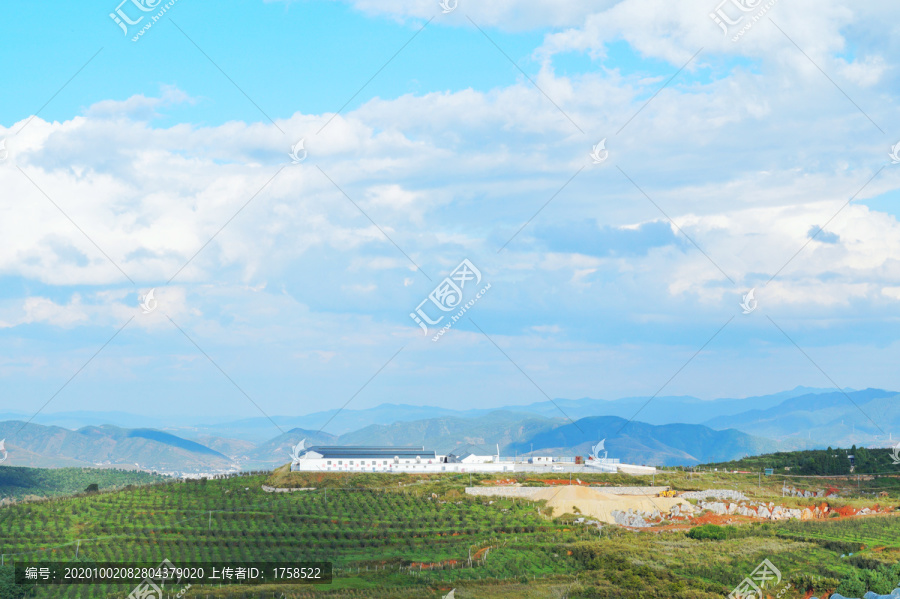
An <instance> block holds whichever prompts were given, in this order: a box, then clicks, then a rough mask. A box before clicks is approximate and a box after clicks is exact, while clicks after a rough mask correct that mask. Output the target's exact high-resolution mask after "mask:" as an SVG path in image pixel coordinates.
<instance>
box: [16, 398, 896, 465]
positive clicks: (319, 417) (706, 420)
mask: <svg viewBox="0 0 900 599" xmlns="http://www.w3.org/2000/svg"><path fill="white" fill-rule="evenodd" d="M898 399H900V397H898V394H897V393H896V392H894V391H886V390H881V389H865V390H862V391H856V390H852V389H845V390H843V391H835V390H834V389H814V388H807V387H798V388H796V389H792V390H790V391H784V392H781V393H776V394H772V395H766V396H761V397H750V398H744V399H728V398H726V399H718V400H712V401H710V400H701V399H697V398H695V397H657V398H654V399H653V400H652V401H650V399H649V398H646V397H630V398H623V399H617V400H597V399H591V398H582V399H576V400H568V399H557V400H555V401H553V402H551V401H547V402H539V403H533V404H529V405H524V406H507V407H505V408H502V409H493V410H489V409H476V410H452V409H448V408H438V407H428V406H412V405H406V404H382V405H380V406H377V407H375V408H370V409H364V410H343V411H336V410H329V411H324V412H317V413H313V414H309V415H306V416H297V417H273V419H272V420H274V422H275V423H276V424H277V427H278V428H276V426H275V425H273V423H272V421H271V420H269V419H267V418H264V417H260V418H248V419H244V420H237V421H231V422H220V423H215V424H198V425H191V426H185V425H181V426H171V425H170V424H169V423H166V422H162V421H159V420H156V421H154V420H147V419H144V418H143V417H140V416H135V415H132V414H127V413H123V412H118V413H115V414H112V415H110V418H111V419H112V420H115V421H116V423H126V422H127V423H130V424H132V425H133V426H130V427H124V426H121V424H119V425H112V424H109V423H106V422H103V418H104V414H97V413H90V412H68V413H65V414H47V415H41V417H40V418H36V419H35V421H36V422H32V423H30V424H28V425H26V426H25V427H24V429H22V431H21V432H16V431H17V430H18V429H19V428H21V427H22V422H21V421H16V420H8V421H6V422H0V438H4V437H6V441H7V442H6V445H7V449H8V450H9V460H8V461H7V462H6V463H7V464H13V465H27V466H73V465H82V466H87V465H101V464H102V465H112V464H119V465H128V464H130V465H133V464H135V463H137V464H139V467H140V468H142V469H147V470H158V471H182V472H197V471H202V472H212V471H221V470H224V469H228V468H233V467H237V466H239V467H243V468H270V467H273V466H276V465H279V464H283V463H285V462H287V461H288V460H289V459H290V457H289V456H290V449H291V447H292V446H293V445H295V444H296V443H297V442H298V441H300V440H301V439H303V438H305V439H306V441H307V446H310V445H316V444H330V445H419V444H421V445H424V446H426V447H427V448H429V449H435V450H436V451H437V452H438V453H448V452H450V451H454V452H457V453H459V452H462V451H474V452H476V453H485V454H494V453H495V452H496V447H497V445H499V446H500V451H501V453H502V454H503V455H513V454H515V453H519V454H526V453H529V452H531V451H532V450H533V452H534V454H537V455H563V454H565V455H573V454H576V453H577V454H581V455H587V454H588V453H589V451H590V446H591V445H593V444H594V443H596V442H597V441H598V440H599V439H601V438H606V439H607V443H606V447H607V450H608V451H609V455H610V457H616V458H619V459H621V460H622V461H625V462H631V463H638V464H655V465H679V464H681V465H690V464H696V463H702V462H712V461H727V460H731V459H737V458H740V457H743V456H745V455H754V454H758V453H762V452H769V451H777V450H795V449H806V448H815V447H822V448H824V447H827V446H829V445H831V446H850V445H853V444H857V445H870V446H873V445H874V446H882V447H883V446H886V445H887V444H888V442H889V441H892V442H896V441H897V437H898V436H900V401H898ZM0 417H2V415H0ZM569 418H572V419H573V420H574V421H575V422H574V424H573V422H572V420H570V419H569ZM37 421H41V422H42V423H41V424H39V423H37ZM55 422H64V423H65V424H66V425H68V426H62V425H58V424H53V423H55ZM326 424H327V428H328V429H329V431H321V430H318V429H319V428H321V427H322V426H324V425H326ZM75 425H78V426H77V428H76V427H75ZM134 425H136V426H134ZM72 428H75V430H71V429H72ZM279 429H280V431H288V432H286V433H283V432H280V431H279Z"/></svg>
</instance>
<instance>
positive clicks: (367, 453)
mask: <svg viewBox="0 0 900 599" xmlns="http://www.w3.org/2000/svg"><path fill="white" fill-rule="evenodd" d="M307 451H314V452H316V453H318V454H320V455H321V456H322V457H323V458H325V459H345V458H346V459H355V458H359V459H382V460H389V459H393V458H394V457H395V456H396V457H399V458H401V459H406V460H408V459H413V458H416V457H420V458H422V459H435V458H436V457H437V454H435V452H434V450H433V449H425V448H424V447H421V446H420V447H390V446H384V445H317V446H314V447H310V448H308V449H307Z"/></svg>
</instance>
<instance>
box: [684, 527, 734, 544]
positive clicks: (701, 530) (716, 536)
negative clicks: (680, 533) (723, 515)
mask: <svg viewBox="0 0 900 599" xmlns="http://www.w3.org/2000/svg"><path fill="white" fill-rule="evenodd" d="M687 536H688V537H690V538H692V539H696V540H698V541H702V540H705V539H713V540H716V541H721V540H724V539H726V538H728V531H727V530H726V529H725V528H724V527H722V526H716V525H715V524H704V525H703V526H698V527H696V528H692V529H691V530H689V531H688V533H687Z"/></svg>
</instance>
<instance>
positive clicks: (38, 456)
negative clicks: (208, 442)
mask: <svg viewBox="0 0 900 599" xmlns="http://www.w3.org/2000/svg"><path fill="white" fill-rule="evenodd" d="M23 425H24V426H23ZM0 438H4V439H6V440H7V441H6V449H7V451H8V458H7V461H6V462H4V464H5V465H10V466H31V467H45V468H53V467H62V466H114V465H115V466H119V467H123V466H124V467H134V468H139V469H143V470H164V471H196V470H204V471H212V470H227V469H229V468H232V467H233V466H234V462H233V460H231V459H230V458H228V457H226V456H225V455H223V454H221V453H219V452H218V451H215V450H214V449H211V448H209V447H207V446H205V445H202V444H200V443H197V442H195V441H191V440H188V439H183V438H181V437H178V436H175V435H172V434H169V433H166V432H164V431H158V430H153V429H123V428H119V427H116V426H111V425H103V426H88V427H84V428H80V429H78V430H75V431H72V430H69V429H65V428H62V427H59V426H44V425H41V424H34V423H29V424H25V423H23V422H21V421H17V420H8V421H5V422H0Z"/></svg>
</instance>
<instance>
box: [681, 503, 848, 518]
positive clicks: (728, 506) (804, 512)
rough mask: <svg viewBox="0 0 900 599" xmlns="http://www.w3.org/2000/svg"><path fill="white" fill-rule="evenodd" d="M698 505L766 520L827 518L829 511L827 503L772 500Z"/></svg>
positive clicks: (724, 512) (724, 513) (715, 511)
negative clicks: (797, 504)
mask: <svg viewBox="0 0 900 599" xmlns="http://www.w3.org/2000/svg"><path fill="white" fill-rule="evenodd" d="M697 505H698V506H699V507H700V509H703V510H709V511H711V512H713V513H714V514H719V515H723V516H724V515H729V516H730V515H737V516H749V517H751V518H763V519H765V520H813V519H815V518H825V517H826V514H827V513H828V506H827V505H825V504H822V505H821V506H816V507H815V508H814V509H810V508H804V509H799V508H787V507H784V506H780V505H775V504H774V503H771V502H770V503H758V502H756V501H742V502H740V503H724V502H718V501H708V502H707V501H699V502H697ZM860 513H862V512H860Z"/></svg>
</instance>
